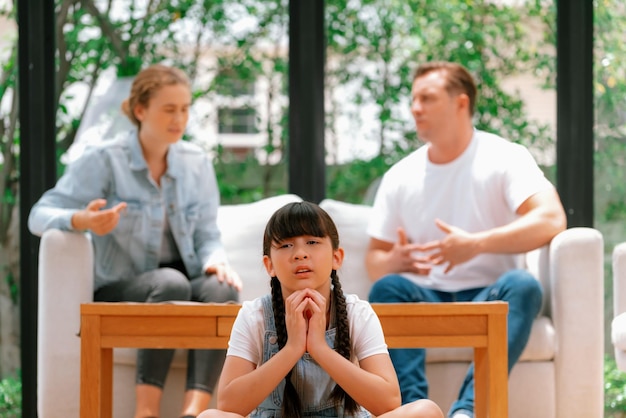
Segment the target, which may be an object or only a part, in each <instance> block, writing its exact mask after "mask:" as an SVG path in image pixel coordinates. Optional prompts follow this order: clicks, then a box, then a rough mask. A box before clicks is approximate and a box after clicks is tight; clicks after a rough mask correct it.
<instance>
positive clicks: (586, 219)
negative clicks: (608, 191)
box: [556, 0, 594, 227]
mask: <svg viewBox="0 0 626 418" xmlns="http://www.w3.org/2000/svg"><path fill="white" fill-rule="evenodd" d="M556 70H557V78H556V80H557V83H556V84H557V141H556V150H557V188H558V190H559V194H560V195H561V200H562V201H563V205H564V207H565V211H566V213H567V224H568V226H569V227H574V226H589V227H592V226H593V178H594V175H593V161H594V158H593V155H594V146H593V142H594V137H593V120H594V114H593V2H592V1H590V0H574V1H572V0H558V1H557V65H556Z"/></svg>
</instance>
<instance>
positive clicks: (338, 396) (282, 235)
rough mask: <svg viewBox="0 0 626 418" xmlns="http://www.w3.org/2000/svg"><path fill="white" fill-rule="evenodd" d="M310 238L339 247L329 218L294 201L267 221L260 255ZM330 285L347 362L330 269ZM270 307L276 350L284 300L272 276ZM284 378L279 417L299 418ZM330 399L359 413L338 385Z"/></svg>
mask: <svg viewBox="0 0 626 418" xmlns="http://www.w3.org/2000/svg"><path fill="white" fill-rule="evenodd" d="M302 235H310V236H314V237H329V238H330V240H331V243H332V246H333V249H335V250H336V249H338V248H339V234H338V233H337V227H336V226H335V223H334V222H333V220H332V219H331V217H330V216H329V215H328V213H326V211H324V210H323V209H322V208H320V207H319V206H318V205H316V204H315V203H311V202H295V203H288V204H287V205H285V206H283V207H282V208H280V209H278V210H277V211H276V212H275V213H274V214H273V215H272V217H271V218H270V220H269V221H268V223H267V226H266V227H265V233H264V235H263V255H267V256H269V255H270V249H271V246H272V243H274V242H282V241H284V240H286V239H288V238H293V237H298V236H302ZM330 277H331V279H332V285H333V298H334V306H335V318H336V322H337V324H336V326H337V334H336V336H335V346H336V348H335V350H336V351H337V352H338V353H339V354H341V355H342V356H343V357H344V358H346V359H348V360H350V355H351V344H350V325H349V323H348V313H347V310H346V298H345V296H344V294H343V290H342V289H341V283H340V282H339V277H338V276H337V272H336V271H335V270H333V271H332V272H331V275H330ZM271 287H272V308H273V310H274V322H275V323H276V334H277V337H278V347H279V349H282V348H283V347H284V346H285V344H286V343H287V327H286V325H285V301H284V299H283V293H282V290H281V287H280V282H279V281H278V278H277V277H272V280H271ZM292 371H293V369H292V370H290V371H289V373H287V376H285V392H284V394H283V405H282V416H283V417H289V418H300V417H301V416H302V404H301V403H300V397H299V396H298V392H297V391H296V388H295V387H294V386H293V383H291V372H292ZM330 396H331V399H333V400H334V401H335V402H336V403H341V402H344V409H345V411H346V412H349V413H353V412H356V411H357V410H358V405H357V403H356V402H355V401H354V399H352V398H351V397H350V395H348V394H347V393H346V392H345V391H344V390H343V389H342V388H341V386H339V385H335V388H334V389H333V391H332V393H331V395H330Z"/></svg>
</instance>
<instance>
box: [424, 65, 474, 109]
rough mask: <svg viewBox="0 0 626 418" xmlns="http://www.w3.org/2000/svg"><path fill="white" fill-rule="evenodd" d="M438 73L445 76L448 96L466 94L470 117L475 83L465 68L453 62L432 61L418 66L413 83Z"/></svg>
mask: <svg viewBox="0 0 626 418" xmlns="http://www.w3.org/2000/svg"><path fill="white" fill-rule="evenodd" d="M435 71H440V72H441V73H443V74H444V75H445V76H446V90H447V91H448V94H450V95H456V94H466V95H467V97H468V98H469V112H470V116H473V115H474V110H475V109H476V95H477V91H476V83H475V82H474V77H472V75H471V74H470V72H469V71H468V70H467V68H465V67H463V66H462V65H460V64H457V63H455V62H447V61H433V62H427V63H425V64H422V65H420V66H419V67H417V70H415V74H414V76H413V82H415V80H416V79H418V78H419V77H422V76H424V75H426V74H428V73H432V72H435Z"/></svg>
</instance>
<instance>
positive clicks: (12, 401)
mask: <svg viewBox="0 0 626 418" xmlns="http://www.w3.org/2000/svg"><path fill="white" fill-rule="evenodd" d="M21 416H22V379H21V376H19V375H18V376H17V377H9V378H6V379H3V380H0V417H2V418H19V417H21Z"/></svg>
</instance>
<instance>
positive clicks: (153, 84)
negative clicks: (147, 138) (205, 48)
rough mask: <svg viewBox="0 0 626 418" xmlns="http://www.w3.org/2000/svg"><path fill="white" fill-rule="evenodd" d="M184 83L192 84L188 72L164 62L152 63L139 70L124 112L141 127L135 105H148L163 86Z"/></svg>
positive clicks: (124, 104)
mask: <svg viewBox="0 0 626 418" xmlns="http://www.w3.org/2000/svg"><path fill="white" fill-rule="evenodd" d="M177 84H182V85H185V86H187V87H190V86H191V83H190V82H189V78H188V77H187V74H185V73H184V72H183V71H182V70H181V69H179V68H175V67H168V66H167V65H163V64H155V65H151V66H149V67H147V68H145V69H143V70H141V71H140V72H139V74H137V76H136V77H135V79H134V80H133V85H132V87H131V88H130V95H129V96H128V98H127V99H126V100H124V101H123V102H122V112H124V114H125V115H126V117H127V118H128V119H130V121H131V122H132V123H133V125H135V126H137V127H139V126H141V122H140V121H139V120H138V119H137V117H136V116H135V106H137V105H138V104H140V105H142V106H146V107H147V106H148V103H150V99H151V98H152V96H153V95H154V93H155V92H156V91H157V90H159V89H160V88H161V87H163V86H173V85H177Z"/></svg>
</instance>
